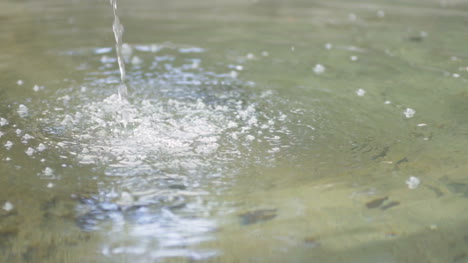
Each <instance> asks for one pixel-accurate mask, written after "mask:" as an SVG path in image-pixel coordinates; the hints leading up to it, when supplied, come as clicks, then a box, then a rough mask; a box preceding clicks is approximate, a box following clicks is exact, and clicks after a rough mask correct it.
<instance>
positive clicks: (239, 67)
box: [236, 65, 244, 71]
mask: <svg viewBox="0 0 468 263" xmlns="http://www.w3.org/2000/svg"><path fill="white" fill-rule="evenodd" d="M243 69H244V67H243V66H242V65H237V66H236V70H237V71H242V70H243Z"/></svg>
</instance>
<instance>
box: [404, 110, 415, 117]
mask: <svg viewBox="0 0 468 263" xmlns="http://www.w3.org/2000/svg"><path fill="white" fill-rule="evenodd" d="M403 114H404V115H405V117H406V118H413V117H414V114H416V111H415V110H413V109H411V108H406V110H405V111H404V112H403Z"/></svg>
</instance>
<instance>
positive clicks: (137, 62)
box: [130, 56, 143, 66]
mask: <svg viewBox="0 0 468 263" xmlns="http://www.w3.org/2000/svg"><path fill="white" fill-rule="evenodd" d="M130 63H132V65H134V66H135V65H140V64H141V63H143V60H142V59H141V58H140V57H137V56H133V57H132V60H131V61H130Z"/></svg>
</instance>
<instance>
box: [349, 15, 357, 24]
mask: <svg viewBox="0 0 468 263" xmlns="http://www.w3.org/2000/svg"><path fill="white" fill-rule="evenodd" d="M348 19H349V21H352V22H354V21H356V20H357V16H356V14H354V13H349V14H348Z"/></svg>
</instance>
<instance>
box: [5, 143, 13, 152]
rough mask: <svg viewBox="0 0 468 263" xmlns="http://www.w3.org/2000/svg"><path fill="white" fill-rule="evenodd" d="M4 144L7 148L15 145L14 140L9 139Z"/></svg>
mask: <svg viewBox="0 0 468 263" xmlns="http://www.w3.org/2000/svg"><path fill="white" fill-rule="evenodd" d="M4 146H5V148H6V149H7V150H10V149H11V147H13V142H11V141H7V142H6V143H5V144H4Z"/></svg>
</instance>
